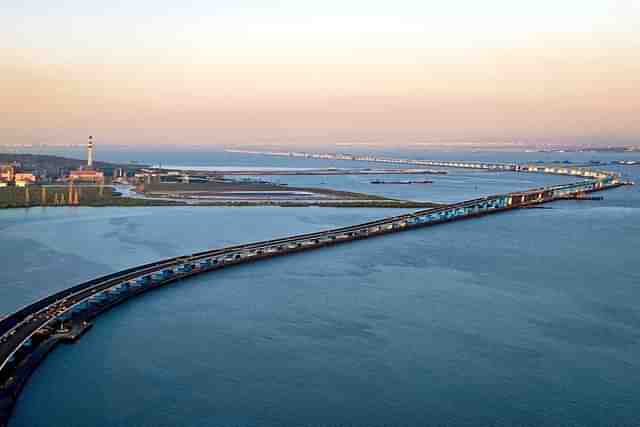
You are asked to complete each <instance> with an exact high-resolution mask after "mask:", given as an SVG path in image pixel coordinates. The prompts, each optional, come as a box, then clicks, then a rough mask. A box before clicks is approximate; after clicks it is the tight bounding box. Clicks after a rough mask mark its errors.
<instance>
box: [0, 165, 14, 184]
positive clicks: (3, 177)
mask: <svg viewBox="0 0 640 427" xmlns="http://www.w3.org/2000/svg"><path fill="white" fill-rule="evenodd" d="M15 174H16V168H15V166H13V165H0V181H6V182H13V180H14V179H15Z"/></svg>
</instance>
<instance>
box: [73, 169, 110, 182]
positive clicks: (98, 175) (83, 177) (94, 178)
mask: <svg viewBox="0 0 640 427" xmlns="http://www.w3.org/2000/svg"><path fill="white" fill-rule="evenodd" d="M68 179H69V181H72V182H88V183H94V184H102V183H104V173H102V172H100V171H94V170H75V171H71V172H69V178H68Z"/></svg>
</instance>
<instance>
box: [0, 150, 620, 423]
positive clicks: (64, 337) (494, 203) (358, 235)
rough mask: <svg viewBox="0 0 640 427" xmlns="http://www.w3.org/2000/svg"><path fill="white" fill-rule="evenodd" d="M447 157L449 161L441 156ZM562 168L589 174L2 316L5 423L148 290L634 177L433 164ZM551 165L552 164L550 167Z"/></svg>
mask: <svg viewBox="0 0 640 427" xmlns="http://www.w3.org/2000/svg"><path fill="white" fill-rule="evenodd" d="M435 163H441V164H435ZM483 165H486V169H489V168H491V169H493V168H497V167H499V168H500V169H503V168H504V170H510V171H518V172H542V173H558V174H563V175H572V176H579V177H582V178H583V180H581V181H579V182H574V183H570V184H564V185H555V186H549V187H543V188H535V189H530V190H526V191H522V192H513V193H506V194H498V195H493V196H488V197H482V198H478V199H473V200H467V201H464V202H460V203H455V204H450V205H445V206H440V207H437V208H433V209H428V210H421V211H417V212H412V213H408V214H403V215H397V216H392V217H387V218H383V219H380V220H376V221H370V222H366V223H362V224H356V225H352V226H348V227H341V228H334V229H330V230H325V231H320V232H316V233H307V234H298V235H293V236H287V237H283V238H279V239H273V240H266V241H261V242H254V243H247V244H242V245H236V246H229V247H225V248H220V249H214V250H209V251H205V252H198V253H194V254H191V255H186V256H180V257H175V258H169V259H164V260H160V261H157V262H153V263H150V264H145V265H141V266H137V267H133V268H129V269H127V270H123V271H119V272H116V273H113V274H109V275H107V276H103V277H99V278H96V279H93V280H90V281H88V282H85V283H81V284H79V285H76V286H73V287H71V288H68V289H65V290H62V291H60V292H57V293H55V294H53V295H50V296H48V297H46V298H43V299H41V300H39V301H36V302H34V303H32V304H30V305H28V306H26V307H23V308H21V309H19V310H18V311H16V312H14V313H12V314H11V315H9V316H7V317H5V318H3V319H2V320H0V427H4V426H6V424H7V423H8V419H9V416H10V414H11V411H12V408H13V405H14V403H15V400H16V399H17V397H18V395H19V393H20V391H21V390H22V388H23V386H24V385H25V383H26V381H27V380H28V378H29V376H30V374H31V373H32V372H33V370H34V369H35V368H36V367H37V366H38V364H39V363H40V362H41V361H42V360H43V359H44V357H46V355H47V354H48V352H49V351H51V350H52V349H53V348H54V347H55V346H56V345H57V344H58V343H60V342H65V341H67V342H73V341H75V340H76V339H77V338H79V337H80V336H81V335H82V334H83V333H84V332H85V331H86V330H87V329H88V328H90V327H91V323H90V321H91V320H92V319H94V318H95V317H96V316H98V315H99V314H101V313H103V312H104V311H106V310H109V309H110V308H112V307H114V306H116V305H118V304H120V303H122V302H124V301H126V300H128V299H129V298H132V297H134V296H137V295H139V294H142V293H144V292H147V291H150V290H152V289H155V288H158V287H161V286H165V285H168V284H170V283H173V282H176V281H179V280H182V279H185V278H188V277H191V276H194V275H198V274H203V273H206V272H212V271H215V270H218V269H221V268H227V267H231V266H235V265H241V264H244V263H248V262H255V261H258V260H264V259H268V258H272V257H276V256H283V255H288V254H292V253H296V252H302V251H309V250H314V249H319V248H322V247H326V246H333V245H337V244H342V243H346V242H352V241H354V240H359V239H366V238H371V237H376V236H381V235H385V234H389V233H395V232H400V231H407V230H413V229H417V228H421V227H426V226H432V225H436V224H442V223H446V222H452V221H457V220H463V219H470V218H474V217H479V216H484V215H489V214H493V213H498V212H503V211H507V210H511V209H519V208H526V207H530V206H534V205H538V204H542V203H548V202H552V201H556V200H563V199H567V198H579V197H584V195H585V194H587V193H591V192H594V191H601V190H606V189H610V188H614V187H617V186H620V185H624V184H626V183H625V182H623V181H621V179H620V176H618V175H617V174H614V173H609V172H602V171H591V170H586V169H569V168H559V169H557V170H554V171H550V170H546V171H545V170H538V169H533V168H531V169H530V168H529V167H526V168H525V167H522V166H518V165H506V166H505V165H503V164H499V165H498V164H482V163H468V162H434V164H433V166H447V167H462V168H469V167H471V168H479V169H485V167H483ZM543 169H544V168H543Z"/></svg>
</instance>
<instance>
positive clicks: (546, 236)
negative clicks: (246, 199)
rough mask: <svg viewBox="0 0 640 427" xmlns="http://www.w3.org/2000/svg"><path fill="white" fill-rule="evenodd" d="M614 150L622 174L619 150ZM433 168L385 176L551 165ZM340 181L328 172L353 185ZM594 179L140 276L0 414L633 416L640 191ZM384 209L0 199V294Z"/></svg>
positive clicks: (287, 421) (639, 331)
mask: <svg viewBox="0 0 640 427" xmlns="http://www.w3.org/2000/svg"><path fill="white" fill-rule="evenodd" d="M457 154H459V156H456V157H459V158H464V157H463V155H464V154H460V153H457ZM483 155H488V154H483ZM503 155H504V154H495V156H496V157H500V156H503ZM467 156H468V157H469V158H471V157H473V156H475V154H471V153H469V154H467ZM425 157H426V156H425ZM445 157H446V156H445ZM267 160H269V159H268V158H266V159H263V160H260V163H258V164H256V163H257V162H254V163H253V165H254V166H261V165H265V164H267V165H269V164H272V165H274V166H276V164H275V162H274V163H269V162H268V161H267ZM209 162H210V163H211V164H213V162H211V161H209ZM183 164H194V159H193V158H187V157H185V159H184V162H183ZM305 165H307V163H303V165H302V166H299V165H291V166H294V167H311V166H305ZM609 169H611V168H609ZM619 169H620V170H623V171H624V172H625V173H627V174H628V175H629V176H630V177H632V178H633V179H635V180H636V181H640V168H633V167H624V168H623V167H621V168H619ZM454 177H455V179H460V181H461V182H462V184H460V185H459V186H457V184H455V183H448V184H444V183H443V184H441V187H437V186H436V185H433V186H430V187H429V188H428V189H427V188H424V189H422V190H415V189H414V188H413V187H415V186H406V187H412V189H411V190H410V191H425V192H426V191H442V192H441V193H433V194H440V196H441V197H442V198H443V199H444V198H445V197H451V198H453V199H455V200H458V199H462V198H466V197H465V195H467V194H470V193H473V192H474V191H479V192H483V191H491V190H495V189H498V190H499V191H503V190H500V189H504V190H508V189H510V188H511V187H516V188H523V187H521V186H520V185H521V184H524V187H530V186H537V185H541V184H544V183H547V182H548V180H549V179H557V178H549V177H544V176H538V175H523V176H520V175H513V174H506V175H497V176H495V180H494V177H492V176H489V175H474V174H466V173H460V174H457V173H456V174H455V175H454V174H452V175H451V177H447V178H448V179H449V178H451V179H454ZM312 178H313V179H316V178H317V177H312ZM300 179H303V180H304V179H308V178H300ZM321 179H322V178H321ZM435 179H438V180H439V179H440V177H435ZM501 179H504V181H502V182H499V181H500V180H501ZM354 181H355V184H354V183H351V184H350V182H351V181H350V180H349V179H345V180H344V181H340V182H342V184H341V185H344V189H353V188H358V186H359V185H362V186H366V185H367V184H366V182H365V183H361V182H360V181H359V180H358V179H356V180H354ZM529 181H531V182H529ZM305 182H306V181H305ZM434 184H435V183H434ZM470 185H471V186H473V188H474V189H473V190H469V186H470ZM475 186H478V188H479V189H478V190H475ZM434 188H441V190H434ZM445 188H448V189H449V190H450V191H451V192H455V191H458V193H457V194H458V196H459V197H456V195H455V194H446V192H445V190H444V189H445ZM456 188H457V190H456ZM385 191H386V190H385ZM390 191H391V190H390ZM394 191H395V190H394ZM402 191H409V190H402ZM416 195H417V196H420V197H423V196H424V198H425V199H431V198H432V195H431V194H423V193H419V194H416ZM602 195H603V196H604V197H605V200H604V201H598V202H596V201H594V202H559V203H555V204H553V205H552V207H553V209H545V210H539V209H532V210H521V211H517V212H508V213H503V214H499V215H494V216H490V217H485V218H480V219H476V220H472V221H462V222H457V223H452V224H448V225H441V226H437V227H432V228H426V229H421V230H417V231H412V232H408V233H400V234H396V235H390V236H385V237H380V238H375V239H369V240H365V241H358V242H355V243H353V244H348V245H344V246H340V247H334V248H327V249H323V250H320V251H315V252H310V253H304V254H298V255H294V256H290V257H283V258H278V259H273V260H269V261H265V262H260V263H256V264H253V265H246V266H242V267H239V268H232V269H228V270H223V271H219V272H215V273H212V274H209V275H205V276H201V277H198V278H194V279H192V280H188V281H184V282H182V283H179V284H175V285H172V286H171V287H167V288H165V289H161V290H158V291H155V292H152V293H150V294H147V295H145V296H143V297H141V298H138V299H135V300H132V301H130V302H128V303H127V304H124V305H122V306H120V307H118V308H116V309H114V310H112V311H111V312H109V313H107V314H106V315H103V316H101V317H100V318H99V319H98V320H97V322H96V326H95V327H94V328H93V329H92V330H91V331H90V332H89V333H88V334H87V335H86V336H85V337H83V339H82V340H80V341H79V342H78V343H77V344H76V345H73V346H62V347H60V348H58V349H57V350H56V351H55V352H53V353H52V354H51V355H50V356H49V358H48V359H47V360H46V361H45V363H44V364H43V365H42V366H41V367H40V368H39V369H38V371H37V372H36V373H35V375H34V376H33V377H32V379H31V381H30V383H29V385H28V386H27V388H26V389H25V391H24V392H23V394H22V395H21V397H20V400H19V402H18V405H17V406H16V411H15V416H14V419H13V421H12V426H87V425H91V426H154V427H155V426H177V425H180V426H182V425H184V426H264V425H266V426H298V425H308V426H334V425H348V426H389V425H394V426H395V425H406V426H422V425H451V426H454V425H455V426H458V425H461V426H475V425H493V426H539V425H543V426H557V425H567V426H569V425H571V426H608V425H623V426H635V425H638V424H640V415H639V413H638V410H637V408H639V407H640V397H638V393H637V390H639V389H640V362H639V360H640V309H639V308H638V307H640V292H639V288H638V284H639V283H640V265H639V264H638V253H640V239H638V237H637V236H638V235H639V233H640V191H639V188H638V187H637V186H636V187H624V188H620V189H616V190H612V191H608V192H605V193H602ZM440 196H438V197H440ZM396 212H397V211H395V210H393V211H392V210H374V209H348V210H347V209H330V208H295V209H294V208H287V209H285V208H205V207H192V208H187V207H172V208H129V209H126V208H104V209H91V208H68V209H66V208H58V209H52V208H49V209H39V208H38V209H30V210H11V211H0V253H1V254H2V256H1V257H0V266H1V267H2V268H1V269H0V312H2V311H5V312H8V311H11V310H13V309H14V308H15V307H18V306H20V305H22V304H25V303H27V302H29V301H32V300H33V299H35V298H38V297H40V296H43V295H46V294H47V293H49V292H51V291H52V290H56V289H60V288H64V287H67V286H69V285H72V284H75V283H78V282H80V281H82V280H85V279H87V278H91V277H95V276H97V275H100V274H103V273H107V272H112V271H114V270H117V269H121V268H125V267H127V266H130V265H135V264H139V263H143V262H145V261H150V260H154V259H158V258H162V257H166V256H172V255H177V254H184V253H189V252H193V251H198V250H203V249H206V248H210V247H217V246H223V245H228V244H232V243H237V242H244V241H252V240H259V239H265V238H269V237H274V236H281V235H285V234H290V233H297V232H303V231H314V230H319V229H323V228H328V227H333V226H339V225H346V224H351V223H355V222H359V221H365V220H368V219H372V218H377V217H380V216H383V215H391V214H393V213H396Z"/></svg>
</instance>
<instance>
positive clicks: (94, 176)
mask: <svg viewBox="0 0 640 427" xmlns="http://www.w3.org/2000/svg"><path fill="white" fill-rule="evenodd" d="M67 179H68V180H69V181H71V182H84V183H93V184H102V183H104V173H103V172H100V171H97V170H94V169H93V136H89V140H88V141H87V166H85V167H84V168H80V169H77V170H74V171H71V172H69V176H68V177H67Z"/></svg>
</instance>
